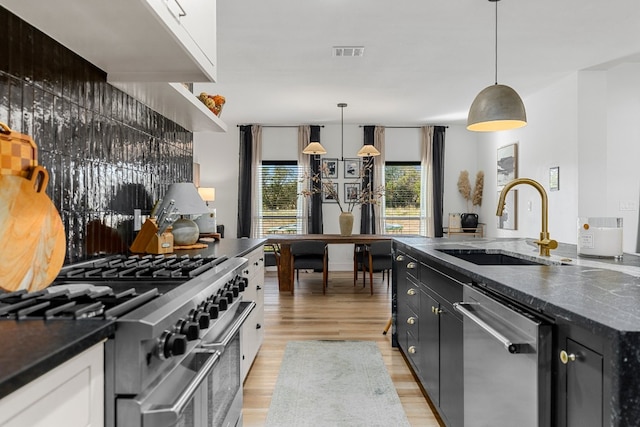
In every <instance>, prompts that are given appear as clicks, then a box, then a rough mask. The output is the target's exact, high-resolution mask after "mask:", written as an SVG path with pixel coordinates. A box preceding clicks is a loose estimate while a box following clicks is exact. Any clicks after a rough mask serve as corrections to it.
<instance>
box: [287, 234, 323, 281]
mask: <svg viewBox="0 0 640 427" xmlns="http://www.w3.org/2000/svg"><path fill="white" fill-rule="evenodd" d="M305 269H313V270H314V271H318V270H321V271H322V293H323V294H324V293H326V289H327V282H328V280H329V251H328V245H327V244H326V243H324V242H319V241H313V240H305V241H300V242H295V243H292V244H291V294H293V289H294V288H295V286H294V285H295V281H294V273H297V274H296V278H297V280H298V283H299V282H300V270H305Z"/></svg>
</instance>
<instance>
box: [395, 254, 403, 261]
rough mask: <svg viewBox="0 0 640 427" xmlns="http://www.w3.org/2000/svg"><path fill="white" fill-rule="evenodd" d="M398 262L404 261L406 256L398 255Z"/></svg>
mask: <svg viewBox="0 0 640 427" xmlns="http://www.w3.org/2000/svg"><path fill="white" fill-rule="evenodd" d="M396 261H404V255H398V256H397V257H396Z"/></svg>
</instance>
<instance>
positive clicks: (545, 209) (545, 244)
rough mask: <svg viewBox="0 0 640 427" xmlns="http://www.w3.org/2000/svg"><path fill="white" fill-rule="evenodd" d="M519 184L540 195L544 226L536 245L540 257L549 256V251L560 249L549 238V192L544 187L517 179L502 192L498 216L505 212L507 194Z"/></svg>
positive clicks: (532, 181)
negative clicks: (529, 187)
mask: <svg viewBox="0 0 640 427" xmlns="http://www.w3.org/2000/svg"><path fill="white" fill-rule="evenodd" d="M519 184H527V185H530V186H532V187H533V188H535V189H536V190H538V193H540V198H541V199H542V209H541V210H542V225H541V231H540V239H538V240H537V241H536V242H535V243H536V244H537V245H538V247H539V248H540V256H549V255H550V253H549V251H550V250H551V249H555V248H557V247H558V242H556V241H555V240H552V239H551V238H550V236H549V201H548V198H547V192H546V191H545V190H544V187H543V186H542V185H541V184H540V183H539V182H538V181H535V180H533V179H531V178H516V179H514V180H513V181H509V182H508V183H507V184H506V185H505V186H504V188H503V189H502V191H501V192H500V197H499V198H498V209H497V210H496V215H497V216H502V212H503V211H504V205H505V200H506V198H507V193H508V192H509V190H511V189H512V188H513V187H515V186H516V185H519Z"/></svg>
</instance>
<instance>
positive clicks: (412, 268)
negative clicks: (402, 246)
mask: <svg viewBox="0 0 640 427" xmlns="http://www.w3.org/2000/svg"><path fill="white" fill-rule="evenodd" d="M404 264H405V266H406V269H407V275H409V276H411V277H413V278H414V279H416V280H417V281H418V282H419V281H420V263H419V262H418V260H416V259H415V258H413V257H411V256H409V255H406V256H405V260H404Z"/></svg>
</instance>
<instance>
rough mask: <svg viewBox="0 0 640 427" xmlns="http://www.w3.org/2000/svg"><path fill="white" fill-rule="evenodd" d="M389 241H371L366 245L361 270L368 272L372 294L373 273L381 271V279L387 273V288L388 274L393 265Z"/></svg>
mask: <svg viewBox="0 0 640 427" xmlns="http://www.w3.org/2000/svg"><path fill="white" fill-rule="evenodd" d="M391 245H392V243H391V241H380V242H372V243H370V244H368V245H367V256H365V257H364V262H363V264H362V271H363V272H365V273H366V272H367V271H368V272H369V285H370V286H371V295H373V273H376V272H382V280H383V281H384V275H385V273H386V274H387V289H389V276H390V275H391V268H392V267H393V256H392V246H391Z"/></svg>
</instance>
